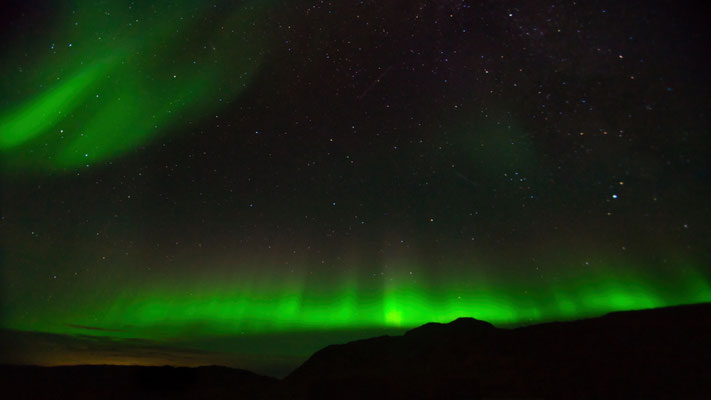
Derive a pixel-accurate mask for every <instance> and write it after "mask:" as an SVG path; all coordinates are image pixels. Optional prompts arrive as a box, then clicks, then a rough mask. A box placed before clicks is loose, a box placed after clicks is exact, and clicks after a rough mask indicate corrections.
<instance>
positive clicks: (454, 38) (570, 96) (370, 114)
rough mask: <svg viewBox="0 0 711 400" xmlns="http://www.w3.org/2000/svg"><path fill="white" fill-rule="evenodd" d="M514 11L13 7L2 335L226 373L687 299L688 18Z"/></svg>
mask: <svg viewBox="0 0 711 400" xmlns="http://www.w3.org/2000/svg"><path fill="white" fill-rule="evenodd" d="M383 3H385V4H383ZM519 3H520V2H500V1H484V2H466V1H445V0H443V1H415V2H374V1H363V2H330V3H329V2H322V1H301V0H298V1H289V2H285V1H279V0H273V1H256V0H254V1H216V2H202V1H188V0H183V1H173V2H169V1H157V2H134V3H125V2H120V1H101V2H91V1H67V2H56V4H53V5H46V4H41V3H36V4H35V3H33V2H29V3H22V4H20V3H18V4H14V5H13V6H8V8H7V9H8V12H7V13H6V14H7V15H6V16H4V17H3V18H4V25H3V31H2V47H0V49H1V50H0V51H2V54H3V60H4V63H3V64H2V65H1V66H0V68H2V76H3V78H2V90H3V94H4V96H3V97H2V100H1V101H0V157H1V159H2V175H1V178H2V188H3V190H2V203H1V204H0V206H1V207H0V208H1V219H0V225H1V226H2V247H1V248H2V250H3V255H2V265H1V266H0V326H1V327H2V328H3V329H5V330H7V331H13V332H27V333H32V334H47V335H65V337H67V338H71V340H72V341H71V343H75V342H74V340H78V341H80V342H81V341H82V340H86V341H87V343H105V342H100V341H101V340H108V341H110V342H108V343H109V344H108V345H106V347H105V348H111V349H112V353H111V355H110V356H107V355H106V354H105V353H102V354H101V356H98V355H97V356H96V357H95V358H94V359H92V355H91V348H92V345H90V344H86V345H76V344H72V345H71V346H69V345H67V348H70V347H71V352H69V351H68V350H67V354H69V353H71V355H70V356H69V355H67V356H66V359H62V355H61V354H62V349H61V348H60V349H59V350H57V349H55V350H57V351H58V353H57V352H55V353H53V354H52V356H51V360H50V359H49V356H47V359H44V360H43V359H42V357H41V356H37V355H33V356H32V357H26V358H25V359H24V360H25V361H26V362H28V361H27V360H30V359H31V361H32V362H34V363H43V362H44V363H48V364H57V363H59V364H61V363H66V364H71V363H76V362H79V361H78V360H81V362H99V361H100V362H104V363H105V362H108V363H112V362H113V363H126V362H129V363H130V362H135V363H151V362H152V361H150V360H148V359H145V358H141V359H139V358H136V359H131V356H128V355H126V354H128V353H126V354H124V355H121V353H120V351H119V352H116V351H113V349H114V347H112V346H113V343H125V344H128V343H137V342H131V341H132V340H137V341H145V342H140V343H149V342H150V343H151V344H150V346H157V347H158V348H159V347H160V346H165V350H164V351H165V352H166V353H171V352H172V351H174V350H175V349H176V348H179V347H180V348H184V349H190V350H191V351H193V350H194V351H209V354H207V355H204V354H202V355H200V357H202V358H200V359H199V361H195V360H193V359H192V358H191V360H192V361H190V363H193V364H194V363H198V364H199V363H203V362H204V363H210V362H213V363H228V364H230V363H231V364H230V365H234V366H239V367H244V368H251V367H253V366H254V365H258V364H259V362H258V361H255V360H256V359H258V358H259V357H261V356H264V357H278V356H285V357H296V358H299V359H303V358H304V357H306V356H308V355H309V354H310V352H312V351H314V350H316V349H318V348H319V347H321V346H324V345H327V344H330V342H328V340H334V339H333V336H328V338H329V339H326V336H323V339H321V337H320V336H319V335H321V334H323V335H326V333H327V332H339V333H338V335H340V336H338V337H339V338H346V337H347V338H355V337H360V336H361V335H363V332H366V331H367V332H368V334H372V333H374V332H375V333H377V332H389V331H397V330H403V329H406V328H410V327H414V326H417V325H420V324H423V323H427V322H432V321H434V322H448V321H451V320H453V319H456V318H458V317H463V316H471V317H475V318H478V319H482V320H486V321H489V322H492V323H494V324H497V325H503V326H510V325H522V324H531V323H536V322H542V321H551V320H560V319H574V318H583V317H587V316H594V315H600V314H603V313H606V312H610V311H617V310H629V309H639V308H652V307H661V306H668V305H675V304H687V303H697V302H707V301H711V267H710V264H709V261H711V257H710V256H709V250H708V249H709V248H710V247H709V245H711V243H710V240H709V239H710V238H711V237H710V236H709V234H708V232H709V227H710V224H709V222H710V221H709V205H708V204H711V202H710V201H709V199H710V198H711V196H710V195H711V191H710V189H709V188H711V186H710V185H709V178H710V176H711V175H710V174H709V171H710V169H709V160H710V159H711V158H709V138H708V133H709V120H708V116H709V115H711V113H709V111H710V110H709V106H710V105H711V102H709V91H708V78H707V72H706V71H705V67H704V66H705V65H708V64H707V62H708V56H707V54H706V51H705V50H704V49H703V43H706V42H707V41H706V40H707V39H709V38H708V33H707V31H706V30H705V28H704V26H705V25H704V22H703V21H701V19H700V17H698V16H699V15H703V12H702V11H700V10H699V9H696V8H694V7H692V6H689V7H688V8H683V7H680V6H676V5H674V4H672V3H671V2H663V1H660V2H651V3H650V2H625V4H617V3H612V2H610V3H604V2H586V4H584V5H583V4H576V3H574V2H562V3H557V2H553V3H541V2H537V1H531V2H525V4H523V5H522V4H519ZM349 332H350V333H349ZM246 337H249V338H250V339H249V340H251V341H253V340H262V339H259V338H268V341H271V342H272V344H271V346H272V348H271V350H270V348H269V346H267V345H260V346H261V347H260V346H253V348H251V349H249V348H248V347H249V346H248V345H244V346H240V345H237V346H236V347H235V345H234V344H232V345H225V344H224V343H226V342H229V341H233V342H234V343H237V342H239V340H246V339H244V338H246ZM240 338H242V339H240ZM255 338H258V339H255ZM280 338H281V339H280ZM286 338H290V339H288V340H287V339H286ZM68 340H69V339H68ZM92 340H94V341H95V342H91V341H92ZM264 340H267V339H264ZM279 340H283V341H284V342H283V343H282V344H279V343H274V342H278V341H279ZM338 340H340V339H338ZM287 342H288V344H284V343H287ZM64 343H70V342H69V341H67V342H64ZM245 343H247V342H245ZM249 343H252V342H249ZM82 346H86V349H88V350H86V351H83V352H82V350H77V349H82ZM97 346H98V345H97ZM102 346H103V345H102ZM116 346H119V345H116ZM146 346H148V345H146ZM119 347H120V346H119ZM102 348H104V347H102ZM151 348H152V347H151ZM236 348H237V349H236ZM142 349H143V347H142ZM235 349H236V350H235ZM102 351H103V350H102ZM141 351H142V352H143V350H141ZM16 352H18V354H15V357H16V359H19V360H21V361H22V360H23V358H22V354H21V353H22V350H16ZM145 353H146V354H148V353H150V351H146V352H145ZM233 353H239V355H240V356H245V354H247V355H248V356H249V360H250V361H244V360H245V358H240V359H239V360H241V361H225V359H226V358H225V357H227V358H229V357H230V354H233ZM57 354H59V355H57ZM96 354H98V353H96ZM141 354H143V353H141ZM193 356H194V355H192V353H191V355H190V357H193ZM142 357H143V356H142ZM210 357H212V358H210ZM168 359H170V358H168ZM127 360H128V361H127ZM132 360H133V361H132ZM170 360H172V361H171V362H175V363H180V362H184V361H180V360H177V359H170ZM211 360H212V361H211ZM290 362H293V360H292V361H290Z"/></svg>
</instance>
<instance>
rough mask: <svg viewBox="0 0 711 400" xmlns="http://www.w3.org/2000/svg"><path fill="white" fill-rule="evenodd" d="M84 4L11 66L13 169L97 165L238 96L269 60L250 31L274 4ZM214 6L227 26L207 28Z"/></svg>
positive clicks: (2, 135) (4, 133)
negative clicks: (30, 61) (29, 60)
mask: <svg viewBox="0 0 711 400" xmlns="http://www.w3.org/2000/svg"><path fill="white" fill-rule="evenodd" d="M79 3H80V4H77V5H76V6H77V10H79V11H78V12H77V13H75V12H74V10H72V11H71V12H69V16H65V17H64V18H59V17H58V18H57V21H63V22H62V24H60V25H58V26H57V27H56V29H54V30H53V31H52V33H51V34H47V37H38V38H34V39H36V41H37V43H38V44H37V45H36V48H32V49H31V51H29V54H33V55H34V63H35V64H34V65H32V66H31V67H28V68H27V71H26V72H22V73H21V74H18V73H17V72H16V71H7V72H6V73H5V75H6V76H11V77H10V78H9V79H6V80H5V83H4V84H3V92H4V93H6V94H7V95H6V96H8V100H9V102H10V103H9V104H10V106H7V107H5V108H4V109H0V155H2V156H3V158H4V159H5V161H6V163H7V165H8V166H9V167H10V168H8V171H9V172H18V171H21V170H63V169H67V168H70V169H71V168H76V167H84V166H87V165H93V164H94V163H97V162H101V161H105V160H108V159H111V158H113V157H116V156H119V155H121V154H123V153H125V152H127V151H129V150H131V149H134V148H136V146H139V145H142V144H145V143H148V142H150V141H151V140H153V139H154V138H155V137H157V136H159V135H161V134H165V133H166V131H167V130H168V129H171V128H176V127H178V126H186V125H189V124H192V123H194V122H197V121H199V120H200V119H202V118H205V117H206V115H209V113H210V112H211V110H217V109H219V108H220V107H221V106H222V105H224V104H227V103H228V102H230V101H231V100H234V99H235V98H236V97H237V96H238V95H239V94H240V93H241V92H242V91H243V90H244V88H245V87H247V84H248V83H249V82H250V81H251V79H252V77H253V76H254V75H255V73H256V71H258V69H259V66H260V64H261V59H262V56H261V55H260V54H261V51H260V50H261V47H263V46H264V43H262V41H261V40H258V38H256V37H253V36H255V35H253V34H252V31H253V30H254V28H253V25H254V23H255V21H256V20H257V19H259V18H260V16H261V15H262V13H263V12H264V10H266V9H267V7H268V4H270V3H271V2H261V1H260V2H244V3H242V4H239V5H234V4H232V5H231V6H229V7H227V6H226V7H223V8H214V9H213V7H212V5H213V3H210V5H207V4H203V3H202V2H199V1H191V0H185V1H181V2H157V3H153V2H151V4H138V5H135V6H134V7H126V5H125V4H123V3H122V2H109V4H101V5H96V4H93V3H92V2H79ZM218 3H219V2H218ZM220 7H222V5H220ZM216 10H218V11H216ZM215 12H219V16H218V17H217V18H218V21H220V24H219V25H218V26H214V25H210V26H206V24H205V23H204V18H202V17H201V16H202V15H203V14H204V13H213V14H214V13H215ZM186 16H190V18H186ZM66 21H76V22H75V23H73V24H72V23H70V24H67V23H66ZM220 26H222V27H224V26H229V27H230V29H229V30H225V29H222V28H221V27H220ZM39 43H41V44H39ZM50 43H52V45H51V48H50V45H49V44H50ZM69 44H71V46H70V45H69ZM208 44H209V47H208ZM216 49H219V52H217V51H216ZM26 51H27V49H22V51H19V52H18V54H9V55H6V58H7V61H9V62H8V65H13V64H15V63H18V64H19V63H20V62H22V63H25V62H26V61H25V60H23V54H25V52H26ZM188 54H189V55H190V56H188ZM11 74H15V75H17V78H21V79H14V77H15V75H11ZM38 88H39V89H38Z"/></svg>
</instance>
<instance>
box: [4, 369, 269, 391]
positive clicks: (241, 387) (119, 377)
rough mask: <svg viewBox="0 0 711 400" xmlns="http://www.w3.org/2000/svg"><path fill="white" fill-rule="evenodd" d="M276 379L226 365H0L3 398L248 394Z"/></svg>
mask: <svg viewBox="0 0 711 400" xmlns="http://www.w3.org/2000/svg"><path fill="white" fill-rule="evenodd" d="M276 382H277V380H276V379H274V378H269V377H265V376H260V375H256V374H254V373H252V372H248V371H243V370H238V369H231V368H224V367H197V368H187V367H180V368H174V367H167V366H166V367H142V366H118V365H79V366H66V367H35V366H0V388H2V389H0V396H2V397H3V398H6V399H252V398H259V397H261V395H262V394H264V393H267V392H268V389H269V388H270V387H271V386H272V385H274V384H275V383H276Z"/></svg>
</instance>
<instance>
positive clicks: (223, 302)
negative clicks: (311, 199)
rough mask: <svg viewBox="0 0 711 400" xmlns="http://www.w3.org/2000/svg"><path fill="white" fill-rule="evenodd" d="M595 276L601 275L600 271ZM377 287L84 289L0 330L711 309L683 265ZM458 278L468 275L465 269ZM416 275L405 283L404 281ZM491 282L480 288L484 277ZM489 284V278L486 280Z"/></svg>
mask: <svg viewBox="0 0 711 400" xmlns="http://www.w3.org/2000/svg"><path fill="white" fill-rule="evenodd" d="M596 264H600V263H599V262H598V263H596ZM409 265H410V267H409V268H408V267H406V264H405V263H403V264H400V265H399V266H395V267H390V268H389V269H388V270H389V272H388V273H387V274H384V275H378V276H376V277H372V276H369V277H362V276H361V277H357V276H355V275H351V276H346V275H344V274H341V275H340V276H336V277H332V278H331V279H325V278H315V277H313V276H311V277H309V276H307V275H302V276H294V275H292V276H290V277H280V276H279V275H278V274H276V273H268V272H265V270H264V269H263V270H262V272H260V273H256V272H252V273H249V274H246V273H244V272H242V273H239V275H230V276H227V275H224V276H215V275H214V273H211V274H210V276H204V277H202V278H192V279H172V280H170V279H169V280H161V281H152V282H143V283H134V284H130V285H123V286H122V287H121V288H116V287H115V285H111V283H108V284H107V285H106V286H105V287H104V288H102V290H97V288H91V289H89V288H87V289H85V290H76V291H75V293H71V294H66V293H65V294H64V297H63V298H61V297H60V298H57V299H56V300H55V301H54V302H53V303H51V304H47V303H46V302H43V303H41V304H35V305H29V303H30V302H27V301H25V302H24V303H25V304H24V307H22V310H21V312H20V310H19V309H15V310H14V311H17V312H13V309H9V310H6V311H8V312H7V313H6V314H5V316H6V318H5V321H4V322H5V327H8V328H12V329H18V330H32V331H42V332H53V333H68V334H78V333H82V334H87V332H86V330H85V329H83V328H80V327H78V326H96V327H101V328H102V329H104V330H96V331H92V332H91V334H92V335H105V336H115V337H142V338H151V339H167V338H175V337H180V338H184V339H185V338H191V337H193V338H199V337H210V336H222V335H235V334H245V333H247V334H260V333H265V334H266V333H277V332H297V331H318V330H348V329H373V328H376V329H377V328H408V327H414V326H417V325H420V324H423V323H427V322H449V321H451V320H454V319H456V318H459V317H463V316H471V317H475V318H478V319H482V320H486V321H489V322H492V323H495V324H498V325H504V326H507V325H508V326H510V325H525V324H530V323H537V322H544V321H551V320H566V319H574V318H581V317H588V316H595V315H600V314H603V313H606V312H610V311H617V310H630V309H644V308H653V307H662V306H669V305H675V304H686V303H697V302H706V301H710V300H711V286H710V285H709V284H708V280H707V279H706V278H705V277H704V276H703V275H702V274H701V273H700V269H699V268H698V266H695V265H694V264H690V263H683V262H679V263H678V264H676V267H677V269H676V270H675V271H674V272H673V273H672V272H669V273H667V274H659V273H657V274H655V275H654V276H652V275H649V274H646V273H644V272H642V270H640V269H639V268H634V267H633V266H630V265H620V264H615V263H605V264H603V265H601V266H598V267H596V268H595V269H594V271H592V272H587V273H584V274H581V273H577V274H576V273H569V274H561V273H556V275H557V277H556V278H554V279H546V280H539V281H530V280H523V279H522V278H511V279H503V276H504V274H502V273H498V274H496V275H494V274H485V273H483V272H482V271H486V270H487V269H483V270H482V269H478V272H459V273H454V272H449V273H447V276H446V277H445V278H442V279H437V278H435V277H434V276H433V275H432V273H430V274H429V276H427V275H428V274H427V272H426V269H425V268H422V267H419V268H416V267H415V265H416V264H413V263H410V264H409ZM460 271H465V270H464V269H461V270H460ZM411 272H412V273H411ZM487 275H488V276H487ZM492 276H496V277H495V278H493V277H492Z"/></svg>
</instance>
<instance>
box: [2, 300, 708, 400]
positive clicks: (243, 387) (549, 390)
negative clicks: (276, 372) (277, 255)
mask: <svg viewBox="0 0 711 400" xmlns="http://www.w3.org/2000/svg"><path fill="white" fill-rule="evenodd" d="M0 373H1V376H0V384H1V387H2V388H3V389H2V390H3V392H4V393H7V394H10V395H11V396H10V397H6V398H74V399H77V398H78V399H83V398H101V399H111V398H116V399H119V398H121V399H123V398H175V399H180V398H227V399H244V398H247V399H248V398H295V399H297V398H312V399H369V398H370V399H378V398H393V399H400V398H401V399H413V398H414V399H475V398H566V399H567V398H630V397H632V398H710V397H709V396H711V304H698V305H689V306H678V307H669V308H661V309H654V310H644V311H629V312H618V313H612V314H608V315H605V316H603V317H599V318H592V319H586V320H579V321H571V322H555V323H547V324H541V325H534V326H528V327H523V328H517V329H500V328H496V327H494V326H493V325H491V324H489V323H487V322H483V321H479V320H475V319H472V318H462V319H458V320H456V321H454V322H452V323H449V324H434V323H433V324H426V325H423V326H421V327H419V328H416V329H413V330H411V331H408V332H407V333H406V334H405V335H403V336H382V337H377V338H372V339H366V340H360V341H356V342H351V343H347V344H342V345H332V346H328V347H326V348H324V349H322V350H320V351H318V352H316V353H315V354H314V355H313V356H312V357H311V358H310V359H309V360H308V361H306V362H305V363H304V364H303V365H301V366H300V367H299V368H297V369H296V370H295V371H293V372H292V373H291V374H290V375H289V376H288V377H286V378H285V379H284V380H281V381H278V380H276V379H272V378H268V377H264V376H259V375H256V374H252V373H250V372H247V371H241V370H233V369H228V368H220V367H203V368H171V367H119V366H77V367H53V368H42V367H18V366H5V367H2V369H1V370H0Z"/></svg>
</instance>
